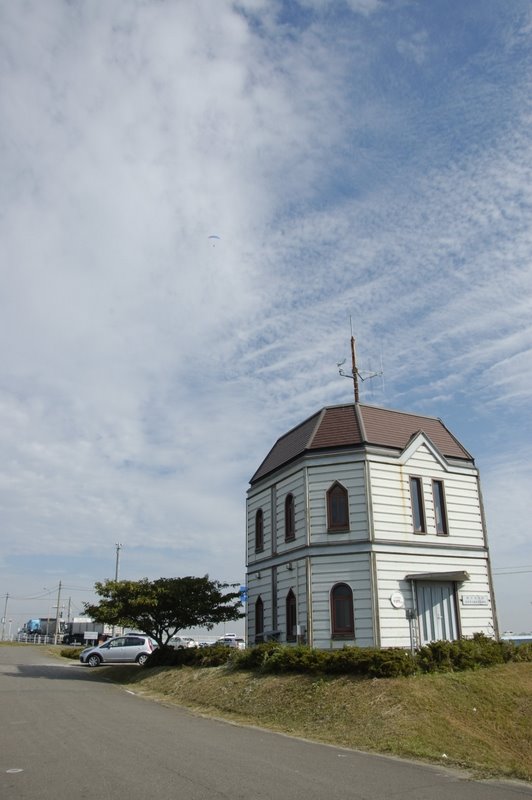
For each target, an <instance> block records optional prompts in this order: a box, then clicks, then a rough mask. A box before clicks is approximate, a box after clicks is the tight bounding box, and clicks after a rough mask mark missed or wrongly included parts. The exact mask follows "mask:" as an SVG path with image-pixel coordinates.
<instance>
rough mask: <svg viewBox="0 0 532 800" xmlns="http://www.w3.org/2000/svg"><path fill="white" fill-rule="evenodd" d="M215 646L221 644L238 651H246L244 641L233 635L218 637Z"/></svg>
mask: <svg viewBox="0 0 532 800" xmlns="http://www.w3.org/2000/svg"><path fill="white" fill-rule="evenodd" d="M216 644H223V645H226V646H227V647H236V648H237V649H238V650H245V649H246V642H245V641H244V639H241V638H240V637H238V636H235V635H233V634H228V635H226V636H220V638H219V639H217V640H216Z"/></svg>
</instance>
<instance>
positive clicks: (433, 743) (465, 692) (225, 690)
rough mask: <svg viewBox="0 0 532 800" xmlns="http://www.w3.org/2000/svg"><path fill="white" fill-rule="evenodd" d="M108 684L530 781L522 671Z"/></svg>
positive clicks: (113, 674) (529, 674) (143, 678)
mask: <svg viewBox="0 0 532 800" xmlns="http://www.w3.org/2000/svg"><path fill="white" fill-rule="evenodd" d="M106 676H107V677H110V678H112V679H113V680H116V681H117V682H119V683H122V684H131V683H135V684H136V690H137V692H139V693H141V694H144V695H146V696H151V697H159V698H163V699H164V700H165V701H168V702H174V703H176V704H179V705H183V706H187V707H189V708H192V709H195V710H197V711H200V712H202V713H211V714H216V715H218V716H224V717H226V718H228V719H232V720H235V721H240V722H245V723H250V724H255V725H260V726H263V727H268V728H272V729H274V730H278V731H284V732H287V733H292V734H295V735H298V736H304V737H306V738H308V739H314V740H318V741H323V742H329V743H334V744H337V745H342V746H346V747H353V748H356V749H361V750H371V751H374V752H379V753H392V754H395V755H399V756H406V757H414V758H421V759H427V760H430V761H437V762H439V763H445V764H447V765H459V766H462V767H466V768H468V769H472V770H474V771H475V772H476V773H477V774H482V775H494V776H495V775H497V776H506V777H514V778H521V779H524V780H529V781H531V780H532V665H531V664H527V663H524V664H506V665H504V666H500V667H491V668H489V669H482V670H477V671H471V672H461V673H453V674H439V675H438V674H436V675H423V676H418V677H415V678H395V679H386V680H385V679H381V680H373V681H371V680H356V679H352V678H316V677H306V676H301V675H282V676H278V675H275V676H274V675H269V676H258V675H255V674H252V673H249V672H237V671H228V670H227V669H225V668H224V667H218V668H210V669H191V668H183V669H171V668H158V669H152V670H138V668H137V667H130V666H124V667H112V668H109V669H106ZM444 754H445V756H444Z"/></svg>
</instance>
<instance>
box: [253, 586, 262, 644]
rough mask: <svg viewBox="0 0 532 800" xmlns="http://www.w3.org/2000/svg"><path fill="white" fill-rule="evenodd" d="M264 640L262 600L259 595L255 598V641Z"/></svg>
mask: <svg viewBox="0 0 532 800" xmlns="http://www.w3.org/2000/svg"><path fill="white" fill-rule="evenodd" d="M263 640H264V602H263V600H262V597H261V596H260V594H259V596H258V597H257V599H256V600H255V642H262V641H263Z"/></svg>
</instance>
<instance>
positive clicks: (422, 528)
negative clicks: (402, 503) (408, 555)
mask: <svg viewBox="0 0 532 800" xmlns="http://www.w3.org/2000/svg"><path fill="white" fill-rule="evenodd" d="M410 502H411V505H412V527H413V529H414V533H426V532H427V515H426V514H425V501H424V498H423V479H422V478H420V477H418V476H416V475H411V476H410Z"/></svg>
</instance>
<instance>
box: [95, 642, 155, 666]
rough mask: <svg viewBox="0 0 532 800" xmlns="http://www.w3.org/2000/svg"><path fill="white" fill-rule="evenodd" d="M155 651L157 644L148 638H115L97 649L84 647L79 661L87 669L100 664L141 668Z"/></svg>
mask: <svg viewBox="0 0 532 800" xmlns="http://www.w3.org/2000/svg"><path fill="white" fill-rule="evenodd" d="M156 649H157V642H155V641H154V640H153V639H151V638H150V637H149V636H132V635H129V636H117V637H116V638H115V639H109V641H108V642H105V643H104V644H100V645H98V647H86V648H85V650H82V651H81V653H80V656H79V660H80V661H81V663H82V664H88V665H89V667H98V666H99V665H100V664H102V663H103V664H119V663H135V662H136V663H137V664H140V665H141V666H142V665H143V664H145V663H146V661H147V660H148V656H149V655H150V653H153V651H154V650H156Z"/></svg>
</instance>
